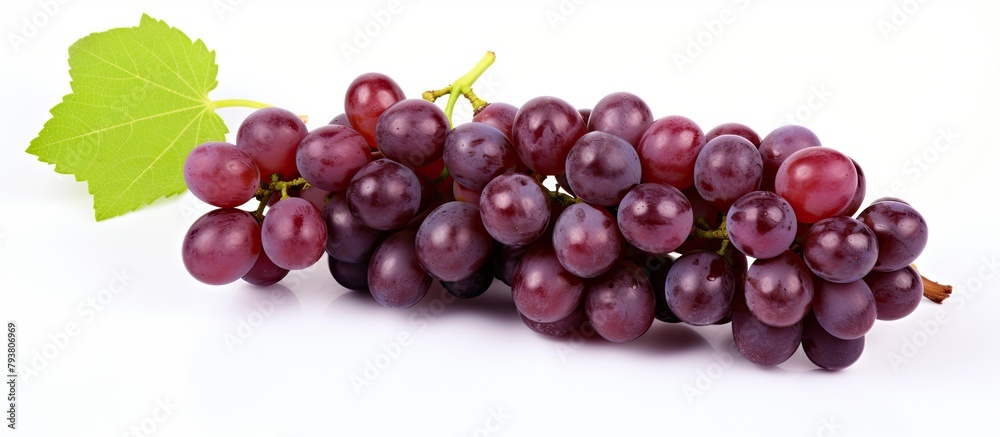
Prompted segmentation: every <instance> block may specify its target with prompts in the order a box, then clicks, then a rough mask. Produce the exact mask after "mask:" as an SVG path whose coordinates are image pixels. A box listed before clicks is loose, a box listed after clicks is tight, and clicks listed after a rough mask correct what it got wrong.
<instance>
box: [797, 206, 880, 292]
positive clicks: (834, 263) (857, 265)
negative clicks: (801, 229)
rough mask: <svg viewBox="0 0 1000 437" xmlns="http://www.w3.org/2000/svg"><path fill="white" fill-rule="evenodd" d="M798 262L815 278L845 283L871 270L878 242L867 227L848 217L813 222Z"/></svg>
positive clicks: (876, 254)
mask: <svg viewBox="0 0 1000 437" xmlns="http://www.w3.org/2000/svg"><path fill="white" fill-rule="evenodd" d="M802 247H803V250H802V258H803V259H805V261H806V265H807V266H809V270H812V272H813V273H815V274H816V276H819V277H820V278H823V279H825V280H827V281H830V282H837V283H846V282H854V281H857V280H858V279H861V278H863V277H864V276H865V275H867V274H868V272H870V271H871V270H872V267H874V266H875V260H876V259H877V258H878V252H879V248H878V242H877V240H876V239H875V234H874V233H873V232H872V230H871V229H868V226H865V224H864V223H861V222H859V221H857V220H855V219H852V218H850V217H831V218H828V219H823V220H820V221H818V222H816V223H815V224H814V225H812V227H811V228H809V232H808V233H806V238H805V242H804V243H803V244H802Z"/></svg>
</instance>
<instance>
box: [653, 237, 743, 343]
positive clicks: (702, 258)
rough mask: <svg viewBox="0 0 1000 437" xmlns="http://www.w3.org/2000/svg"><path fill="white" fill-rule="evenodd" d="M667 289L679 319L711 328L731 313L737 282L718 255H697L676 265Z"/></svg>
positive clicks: (675, 262)
mask: <svg viewBox="0 0 1000 437" xmlns="http://www.w3.org/2000/svg"><path fill="white" fill-rule="evenodd" d="M664 289H665V293H666V298H667V305H669V306H670V310H671V311H673V313H674V315H676V316H677V318H679V319H681V320H682V321H684V322H685V323H688V324H691V325H695V326H703V325H710V324H712V323H715V322H717V321H719V320H721V319H722V318H723V317H725V316H726V314H728V313H729V310H730V308H731V307H732V304H733V296H735V292H736V278H735V276H734V275H733V269H732V267H731V266H730V265H729V263H728V262H726V260H725V259H723V258H722V257H721V256H720V255H719V254H716V253H714V252H705V251H694V252H688V253H686V254H684V255H681V257H680V258H677V260H676V261H674V265H673V266H672V267H670V271H669V272H667V281H666V284H665V285H664Z"/></svg>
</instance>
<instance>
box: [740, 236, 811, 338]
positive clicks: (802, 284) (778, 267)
mask: <svg viewBox="0 0 1000 437" xmlns="http://www.w3.org/2000/svg"><path fill="white" fill-rule="evenodd" d="M744 287H745V290H744V293H745V295H746V303H747V307H748V308H749V309H750V311H751V312H753V315H754V316H755V317H757V318H758V319H760V321H761V322H764V323H766V324H768V325H770V326H774V327H778V328H782V327H786V326H792V325H794V324H796V323H798V322H799V321H801V320H802V318H803V317H805V315H806V314H807V313H808V312H809V309H810V308H812V304H813V295H814V284H813V279H812V275H811V274H809V268H808V267H806V264H805V263H804V262H803V261H802V258H799V257H798V256H797V255H795V253H793V252H792V251H785V252H782V253H781V255H778V256H776V257H774V258H768V259H757V260H756V261H754V262H753V264H752V265H751V266H750V269H749V270H747V279H746V282H745V283H744Z"/></svg>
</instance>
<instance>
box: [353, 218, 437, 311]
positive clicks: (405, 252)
mask: <svg viewBox="0 0 1000 437" xmlns="http://www.w3.org/2000/svg"><path fill="white" fill-rule="evenodd" d="M416 237H417V234H416V233H415V232H413V231H411V230H402V231H399V232H396V233H395V234H392V235H390V236H389V238H386V239H385V241H383V242H382V244H380V245H379V246H378V248H377V249H375V253H374V254H373V255H372V259H371V261H370V262H369V264H368V289H369V290H370V291H371V293H372V297H374V298H375V300H376V301H377V302H378V303H380V304H382V305H383V306H387V307H389V308H409V307H411V306H413V305H416V304H417V302H420V299H423V297H424V295H426V294H427V290H428V289H430V287H431V282H432V281H433V279H432V278H431V276H430V275H428V274H427V272H425V271H424V269H423V268H422V267H420V263H419V262H418V261H417V250H416V246H415V244H414V241H415V240H416Z"/></svg>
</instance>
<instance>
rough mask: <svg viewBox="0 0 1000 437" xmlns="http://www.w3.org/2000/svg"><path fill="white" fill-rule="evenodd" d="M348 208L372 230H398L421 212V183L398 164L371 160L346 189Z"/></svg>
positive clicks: (414, 175)
mask: <svg viewBox="0 0 1000 437" xmlns="http://www.w3.org/2000/svg"><path fill="white" fill-rule="evenodd" d="M347 206H348V207H349V208H350V209H351V213H352V214H354V217H356V218H357V219H358V220H359V221H361V223H362V224H364V225H365V226H368V227H369V228H373V229H379V230H383V231H387V230H390V229H396V228H399V227H401V226H403V225H405V224H406V222H408V221H410V219H412V218H413V217H414V216H416V215H417V212H419V211H420V180H418V179H417V175H416V174H414V173H413V171H412V170H410V169H409V168H407V167H406V166H404V165H402V164H400V163H398V162H396V161H392V160H390V159H379V160H377V161H372V162H371V163H369V164H368V165H366V166H364V167H362V168H361V170H359V171H358V173H357V174H355V175H354V178H353V179H351V183H350V184H349V185H348V186H347Z"/></svg>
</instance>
